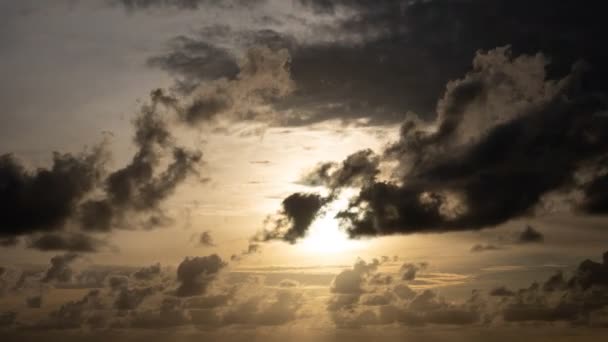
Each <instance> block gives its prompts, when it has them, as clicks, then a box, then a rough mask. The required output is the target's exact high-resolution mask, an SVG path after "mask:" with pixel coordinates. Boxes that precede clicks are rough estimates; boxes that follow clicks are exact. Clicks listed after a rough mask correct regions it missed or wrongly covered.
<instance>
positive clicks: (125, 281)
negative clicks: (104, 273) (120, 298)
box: [108, 275, 129, 291]
mask: <svg viewBox="0 0 608 342" xmlns="http://www.w3.org/2000/svg"><path fill="white" fill-rule="evenodd" d="M108 286H109V287H110V289H111V290H112V291H119V290H121V289H123V288H127V287H128V286H129V277H127V276H123V275H114V276H111V277H109V278H108Z"/></svg>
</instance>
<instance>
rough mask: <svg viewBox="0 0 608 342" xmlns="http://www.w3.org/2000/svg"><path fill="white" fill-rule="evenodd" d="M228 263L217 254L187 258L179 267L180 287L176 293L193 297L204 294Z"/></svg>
mask: <svg viewBox="0 0 608 342" xmlns="http://www.w3.org/2000/svg"><path fill="white" fill-rule="evenodd" d="M225 266H226V263H225V262H224V261H222V259H221V258H220V257H219V256H218V255H216V254H212V255H209V256H204V257H193V258H186V259H184V261H182V262H181V263H180V264H179V266H178V268H177V280H178V281H179V287H178V288H177V290H176V292H175V294H176V295H177V296H179V297H191V296H196V295H200V294H203V293H204V292H205V290H206V289H207V286H209V284H210V283H211V282H212V281H213V280H214V279H215V277H216V276H217V274H218V272H219V271H220V270H221V269H222V268H224V267H225Z"/></svg>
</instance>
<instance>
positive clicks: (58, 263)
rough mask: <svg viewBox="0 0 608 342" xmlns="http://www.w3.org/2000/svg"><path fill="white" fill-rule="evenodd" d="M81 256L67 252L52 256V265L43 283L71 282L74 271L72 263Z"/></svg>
mask: <svg viewBox="0 0 608 342" xmlns="http://www.w3.org/2000/svg"><path fill="white" fill-rule="evenodd" d="M78 257H79V255H78V254H75V253H67V254H63V255H57V256H54V257H52V258H51V267H49V269H48V270H47V271H46V273H45V274H44V276H43V277H42V279H41V281H42V282H43V283H47V282H52V281H57V282H63V283H65V282H69V281H70V280H72V275H73V271H72V268H71V267H70V264H71V263H72V262H74V261H75V260H76V259H77V258H78Z"/></svg>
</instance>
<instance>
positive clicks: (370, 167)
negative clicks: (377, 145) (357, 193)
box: [301, 149, 380, 190]
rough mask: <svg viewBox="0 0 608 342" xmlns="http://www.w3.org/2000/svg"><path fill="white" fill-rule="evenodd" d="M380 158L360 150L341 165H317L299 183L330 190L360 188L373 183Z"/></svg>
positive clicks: (330, 163)
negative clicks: (324, 187)
mask: <svg viewBox="0 0 608 342" xmlns="http://www.w3.org/2000/svg"><path fill="white" fill-rule="evenodd" d="M379 165H380V157H379V156H377V155H376V154H375V153H374V152H373V151H372V150H369V149H368V150H361V151H358V152H356V153H353V154H351V155H349V156H348V157H346V159H344V161H343V162H342V163H341V164H337V163H332V162H327V163H322V164H319V165H318V166H317V167H316V168H315V169H314V170H312V171H311V172H309V173H307V174H306V175H304V177H303V178H302V180H301V183H303V184H305V185H309V186H321V185H322V186H326V187H328V188H330V189H332V190H333V189H339V188H344V187H361V186H363V185H365V184H367V183H369V182H371V181H373V180H374V179H375V177H376V175H377V174H378V173H379V172H380V170H379V169H378V167H379Z"/></svg>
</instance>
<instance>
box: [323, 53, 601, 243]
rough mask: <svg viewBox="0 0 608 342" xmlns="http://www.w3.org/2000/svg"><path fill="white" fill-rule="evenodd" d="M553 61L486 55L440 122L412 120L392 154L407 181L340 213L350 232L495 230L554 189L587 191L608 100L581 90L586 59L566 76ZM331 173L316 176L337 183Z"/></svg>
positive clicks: (454, 92)
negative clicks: (585, 178) (550, 70)
mask: <svg viewBox="0 0 608 342" xmlns="http://www.w3.org/2000/svg"><path fill="white" fill-rule="evenodd" d="M546 65H547V61H546V58H545V57H544V56H543V55H540V54H537V55H534V56H526V55H524V56H518V57H514V56H512V53H511V51H510V49H509V48H497V49H494V50H491V51H488V52H480V53H478V54H477V56H476V57H475V59H474V61H473V70H472V71H470V72H469V73H467V75H466V76H465V77H464V78H462V79H460V80H456V81H452V82H450V83H449V84H448V86H447V89H446V93H445V95H444V96H443V98H442V99H441V100H440V101H439V102H438V104H437V119H436V121H435V122H431V123H425V122H423V121H421V120H420V119H418V118H417V117H415V116H411V117H410V118H409V119H408V120H406V122H405V123H404V124H403V126H402V129H401V137H400V140H399V141H398V142H397V143H395V144H393V145H392V146H389V147H388V148H387V149H386V151H385V152H384V156H385V159H386V160H394V161H397V162H398V165H397V166H396V167H395V168H394V169H393V174H394V175H395V177H396V178H397V179H398V180H399V181H398V182H396V181H383V182H368V183H367V184H363V186H362V187H361V191H360V193H359V194H358V195H357V196H356V197H355V198H354V199H353V200H352V201H351V204H350V208H349V209H348V210H345V211H343V212H341V213H340V214H339V215H338V217H339V218H341V219H342V220H343V221H344V223H345V227H346V229H347V231H348V233H349V234H350V235H351V236H353V237H357V236H366V235H368V236H369V235H372V236H373V235H387V234H395V233H416V232H441V231H455V230H468V229H479V228H485V227H491V226H495V225H499V224H501V223H504V222H506V221H508V220H510V219H513V218H516V217H520V216H523V215H531V214H533V213H534V209H535V206H536V205H537V204H539V203H540V202H541V201H542V199H543V198H544V196H546V195H548V194H549V193H557V192H561V193H574V192H577V191H578V192H580V190H579V189H582V188H584V187H585V184H581V183H580V181H578V180H577V177H576V176H575V174H576V173H577V172H580V171H581V170H586V169H594V168H597V167H600V166H601V165H599V166H598V165H597V161H598V160H599V159H600V158H602V157H604V155H605V154H606V152H608V149H607V148H608V136H606V132H607V130H606V129H607V128H608V127H607V126H608V119H607V117H606V116H605V115H604V114H603V112H604V111H605V108H606V104H605V101H604V100H603V98H602V97H601V96H598V95H596V94H591V93H587V92H585V91H583V89H582V88H581V87H580V85H581V79H582V78H584V75H585V72H586V69H585V68H584V66H583V65H582V64H576V65H574V66H573V69H572V71H571V73H570V74H568V75H567V76H565V77H563V78H562V79H558V80H547V79H546V73H545V68H546ZM326 165H329V164H326ZM344 167H345V169H346V168H347V167H348V164H347V163H346V162H345V164H344ZM326 170H327V167H324V166H322V167H321V168H319V170H318V171H316V175H317V176H316V179H328V176H327V175H326V174H327V171H326ZM340 172H342V171H340V170H338V171H334V173H336V174H340ZM345 172H347V171H345ZM325 182H326V183H327V181H325ZM489 189H491V191H490V190H489ZM587 202H588V200H584V201H583V202H582V203H587ZM579 208H581V205H575V209H576V210H578V209H579ZM583 210H584V206H583ZM595 212H597V210H596V211H595ZM527 235H530V234H527ZM532 235H533V234H532ZM527 238H528V236H525V237H524V239H527ZM537 239H538V238H537Z"/></svg>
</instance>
